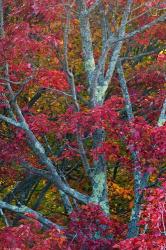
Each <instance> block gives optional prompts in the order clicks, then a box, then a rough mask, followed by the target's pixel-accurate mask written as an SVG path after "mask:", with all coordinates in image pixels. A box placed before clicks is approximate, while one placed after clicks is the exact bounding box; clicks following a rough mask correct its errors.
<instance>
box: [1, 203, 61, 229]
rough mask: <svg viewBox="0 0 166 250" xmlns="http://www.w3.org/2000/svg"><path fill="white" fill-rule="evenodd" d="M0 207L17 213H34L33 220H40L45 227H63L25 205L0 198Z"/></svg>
mask: <svg viewBox="0 0 166 250" xmlns="http://www.w3.org/2000/svg"><path fill="white" fill-rule="evenodd" d="M0 208H1V209H7V210H10V211H12V212H15V213H19V214H24V215H26V213H29V214H32V215H34V219H35V220H38V221H39V222H41V223H42V224H43V225H45V226H47V227H55V228H57V229H59V230H62V229H64V227H62V226H59V225H57V224H55V223H53V222H52V221H50V220H48V219H46V218H44V217H43V216H42V215H41V214H40V213H38V212H36V211H34V210H33V209H31V208H29V207H27V206H23V205H21V206H16V205H10V204H9V203H7V202H4V201H2V200H0Z"/></svg>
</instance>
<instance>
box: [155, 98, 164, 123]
mask: <svg viewBox="0 0 166 250" xmlns="http://www.w3.org/2000/svg"><path fill="white" fill-rule="evenodd" d="M165 122H166V98H165V100H164V103H163V107H162V110H161V113H160V116H159V119H158V123H157V125H158V126H159V127H161V126H163V125H164V123H165Z"/></svg>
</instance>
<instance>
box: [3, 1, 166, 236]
mask: <svg viewBox="0 0 166 250" xmlns="http://www.w3.org/2000/svg"><path fill="white" fill-rule="evenodd" d="M46 6H47V8H46ZM164 8H165V4H164V1H149V2H147V1H141V0H140V1H132V0H128V1H116V2H115V1H98V0H97V1H80V0H77V1H74V2H71V1H58V0H57V1H55V0H52V1H47V0H43V1H36V0H35V1H28V2H27V1H23V0H22V1H15V2H13V1H10V0H5V1H4V2H2V0H1V1H0V15H1V18H0V19H1V40H0V43H1V52H0V62H1V80H0V90H1V114H0V121H1V124H2V128H1V131H0V132H1V135H0V136H1V137H0V141H1V145H0V147H1V159H2V166H3V171H4V175H6V173H7V174H8V175H9V177H10V178H11V176H12V175H14V176H13V177H14V178H13V181H14V183H16V184H15V186H14V189H13V190H12V191H11V192H9V193H8V194H7V195H5V197H4V200H3V201H2V200H1V201H0V207H1V208H2V209H7V210H10V211H13V212H17V213H21V214H24V213H27V212H28V213H32V214H35V216H36V218H37V219H38V220H39V221H40V222H41V223H43V224H44V225H47V226H50V225H53V222H51V221H49V220H47V219H45V218H43V217H42V215H41V214H39V213H37V212H36V211H34V210H36V209H37V208H38V206H39V205H40V203H41V201H42V199H43V197H44V195H45V193H46V192H47V191H48V190H49V189H50V188H51V187H52V186H55V187H56V189H57V190H58V191H59V194H60V196H61V199H62V201H63V205H64V208H65V210H66V212H67V213H68V214H70V213H71V211H72V210H73V207H75V206H76V207H77V206H78V204H77V203H79V204H82V203H83V204H91V203H94V204H97V205H99V206H101V208H102V210H103V211H104V212H105V213H106V214H107V216H109V213H110V206H109V190H108V187H107V181H108V177H109V175H110V172H109V169H111V170H113V171H112V172H113V179H115V178H116V173H117V171H119V169H122V168H123V169H125V171H126V173H127V174H129V173H130V172H132V173H133V179H132V180H133V183H134V184H133V186H134V205H133V208H132V212H131V218H130V221H129V227H128V233H127V235H128V236H127V237H128V238H132V237H136V236H138V235H139V232H140V231H139V226H138V222H139V219H140V218H139V217H140V211H141V203H142V202H143V200H144V190H145V188H148V186H150V185H151V176H152V177H154V176H155V177H156V181H155V184H158V178H159V177H161V175H163V174H164V172H165V168H164V164H165V163H164V160H165V152H166V145H165V137H166V134H165V129H166V127H165V125H164V123H165V119H166V118H165V116H166V115H165V109H166V101H165V97H164V96H165V92H164V90H163V89H164V88H163V83H164V80H165V75H164V68H165V66H164V61H165V50H164V49H165V48H164V35H163V34H164V28H165V26H164V24H163V23H164V21H165V19H166V16H165V13H164ZM55 13H56V14H55ZM61 27H62V28H61ZM161 27H163V31H161ZM74 28H76V29H77V30H76V31H75V30H74ZM96 29H97V31H96ZM78 41H80V42H81V44H80V45H78V46H77V44H78ZM73 50H74V52H73ZM77 50H78V51H77ZM72 52H73V54H74V56H72V55H71V54H72ZM71 58H73V61H70V59H71ZM80 58H81V59H80ZM77 62H78V64H79V65H80V72H79V71H78V69H77V71H76V65H75V64H77ZM82 65H83V66H84V68H81V67H82ZM128 77H129V78H131V80H126V78H128ZM153 83H154V84H156V85H155V86H154V84H153ZM120 91H121V92H120ZM110 93H111V94H110ZM142 97H143V98H144V100H142V99H141V98H142ZM55 98H56V101H55V100H54V99H55ZM40 101H41V103H40V104H39V102H40ZM58 105H59V106H60V105H62V107H61V108H57V106H58ZM155 116H157V117H158V118H157V119H156V117H155ZM156 120H157V121H156ZM20 167H21V169H22V170H20ZM11 169H12V170H11ZM12 171H14V174H13V172H12ZM77 171H78V175H81V176H83V178H84V180H85V181H86V183H88V186H89V191H88V192H85V187H82V188H80V187H79V184H78V183H77V178H78V175H77V173H76V172H77ZM16 172H17V173H18V176H17V174H16ZM75 175H76V181H75V182H74V187H72V185H71V184H72V181H71V180H72V178H73V177H74V179H75ZM2 176H3V175H2ZM23 177H24V178H23ZM41 179H45V180H47V182H46V184H45V186H44V187H43V189H42V190H41V192H40V194H39V196H38V200H37V202H36V203H35V204H33V205H32V208H30V207H29V204H30V200H31V194H33V193H34V192H35V188H36V185H38V184H39V182H40V181H41ZM18 180H19V181H20V182H18ZM70 183H71V184H70ZM7 185H9V184H7ZM2 188H4V189H5V188H6V187H2ZM12 201H14V202H15V204H13V205H11V204H10V203H11V202H12ZM33 207H34V209H33ZM2 213H3V211H2ZM3 215H4V213H3ZM4 218H6V216H5V215H4ZM17 220H18V218H17ZM5 221H6V219H5ZM57 227H58V226H57Z"/></svg>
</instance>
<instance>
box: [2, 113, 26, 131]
mask: <svg viewBox="0 0 166 250" xmlns="http://www.w3.org/2000/svg"><path fill="white" fill-rule="evenodd" d="M0 121H4V122H7V123H9V124H11V125H14V126H15V127H17V128H23V126H22V124H21V123H20V122H17V121H15V120H13V119H11V118H8V117H6V116H4V115H1V114H0Z"/></svg>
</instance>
